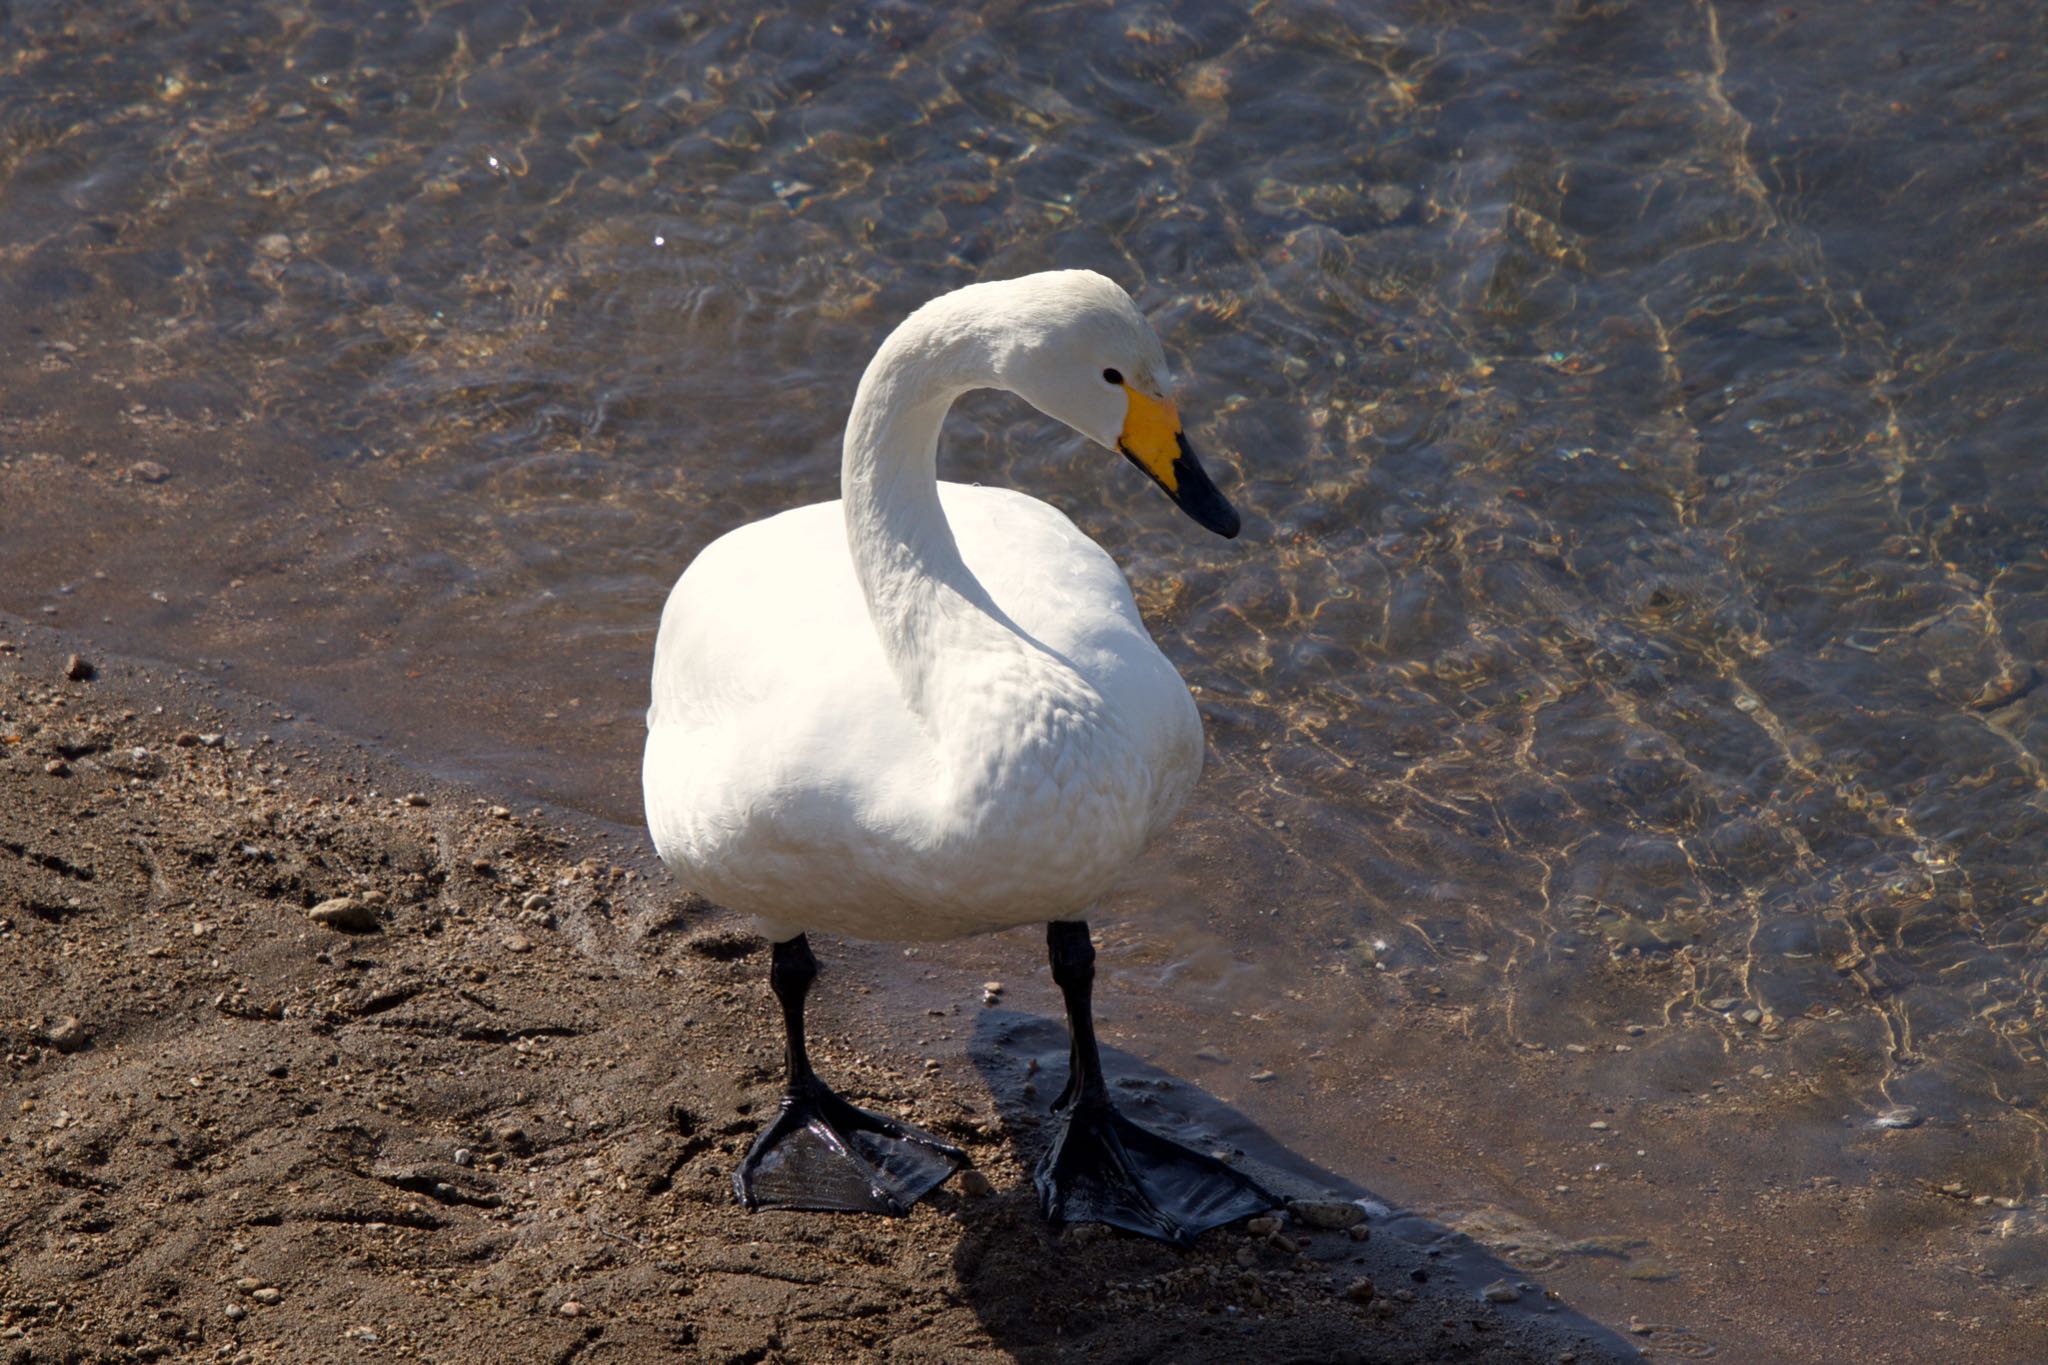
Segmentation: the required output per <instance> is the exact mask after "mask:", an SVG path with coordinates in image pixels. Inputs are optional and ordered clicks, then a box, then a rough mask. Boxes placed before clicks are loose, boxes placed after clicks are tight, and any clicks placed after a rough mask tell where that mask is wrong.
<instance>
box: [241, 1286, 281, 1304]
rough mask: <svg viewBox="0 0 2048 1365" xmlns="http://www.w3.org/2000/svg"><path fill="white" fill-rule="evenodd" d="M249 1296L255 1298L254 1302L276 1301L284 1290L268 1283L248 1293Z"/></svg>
mask: <svg viewBox="0 0 2048 1365" xmlns="http://www.w3.org/2000/svg"><path fill="white" fill-rule="evenodd" d="M249 1297H250V1298H252V1299H254V1300H256V1302H258V1303H265V1304H268V1303H276V1302H277V1301H278V1300H280V1299H282V1298H283V1297H284V1291H283V1290H281V1289H273V1288H271V1287H270V1286H269V1285H264V1286H263V1288H261V1289H259V1290H257V1291H255V1292H254V1293H253V1294H251V1295H249Z"/></svg>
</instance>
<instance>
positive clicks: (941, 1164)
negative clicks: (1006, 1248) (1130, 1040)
mask: <svg viewBox="0 0 2048 1365" xmlns="http://www.w3.org/2000/svg"><path fill="white" fill-rule="evenodd" d="M976 388H1001V389H1008V390H1010V391H1011V392H1013V393H1016V394H1019V395H1021V396H1022V397H1023V398H1024V399H1025V400H1026V401H1027V402H1029V403H1031V404H1032V406H1034V407H1036V408H1037V409H1038V410H1039V411H1041V412H1044V413H1046V414H1047V415H1049V416H1052V417H1055V418H1058V419H1059V420H1060V421H1062V422H1065V423H1066V424H1067V425H1068V426H1070V427H1073V428H1074V429H1075V430H1077V431H1079V432H1081V433H1082V434H1084V435H1086V436H1089V437H1091V438H1092V439H1094V440H1095V441H1097V442H1099V443H1100V444H1102V445H1104V446H1107V447H1111V448H1113V449H1117V450H1120V451H1122V452H1123V454H1124V455H1126V456H1127V457H1128V458H1129V459H1130V460H1131V461H1132V462H1133V463H1135V464H1137V465H1138V466H1139V467H1140V468H1142V469H1143V470H1144V471H1145V472H1146V473H1147V474H1149V475H1150V476H1151V477H1152V478H1153V479H1154V480H1155V481H1156V482H1158V484H1159V485H1160V487H1162V488H1163V489H1164V490H1165V491H1166V492H1167V494H1168V495H1169V496H1171V497H1172V498H1173V500H1174V501H1175V502H1176V503H1177V504H1179V505H1180V506H1181V507H1182V508H1183V509H1184V510H1185V511H1187V512H1188V513H1189V514H1190V515H1191V516H1192V517H1193V518H1194V519H1195V520H1196V521H1198V522H1200V523H1201V524H1202V525H1204V526H1206V527H1208V528H1209V529H1211V530H1213V531H1216V532H1218V533H1220V534H1222V535H1225V536H1234V535H1235V534H1236V533H1237V530H1238V518H1237V514H1236V512H1235V511H1234V510H1232V509H1231V507H1230V505H1229V504H1228V503H1227V502H1226V501H1225V500H1224V499H1223V497H1222V495H1221V494H1219V493H1218V492H1217V491H1216V489H1215V486H1214V485H1213V484H1212V483H1210V481H1209V479H1208V477H1207V476H1206V475H1205V474H1204V473H1203V472H1202V469H1201V466H1200V464H1199V463H1198V462H1197V461H1196V459H1195V456H1194V454H1193V452H1192V451H1190V450H1189V448H1188V445H1187V441H1186V439H1185V438H1184V437H1183V436H1182V435H1181V430H1180V421H1179V417H1178V415H1177V414H1176V412H1175V410H1174V406H1173V403H1172V402H1171V401H1170V400H1169V399H1168V397H1167V368H1166V360H1165V355H1164V353H1163V351H1162V350H1161V348H1160V345H1159V341H1158V338H1157V337H1156V336H1154V335H1153V333H1152V330H1151V328H1150V327H1149V326H1147V324H1146V323H1145V321H1144V319H1143V318H1142V317H1141V316H1140V315H1139V313H1138V311H1137V309H1136V308H1135V307H1134V306H1133V305H1132V303H1131V300H1130V298H1129V296H1127V295H1126V294H1125V293H1124V292H1123V290H1121V289H1120V288H1118V287H1117V286H1116V285H1115V284H1113V283H1112V282H1111V281H1109V280H1107V279H1105V278H1104V277H1102V276H1100V275H1097V274H1094V273H1093V272H1089V271H1078V270H1073V271H1056V272H1050V273H1046V274H1040V275H1032V276H1027V277H1025V278H1023V279H1018V280H1009V281H1003V282H998V283H990V284H979V285H972V286H969V287H968V288H965V289H961V290H958V291H956V292H954V293H951V294H947V295H945V296H943V297H941V298H938V299H935V300H933V301H932V302H930V303H928V304H926V305H925V306H924V307H922V308H920V309H918V310H917V311H916V312H915V313H913V314H912V315H911V316H910V317H909V318H908V319H906V320H905V321H904V322H903V323H902V325H901V326H899V327H898V328H897V329H896V330H895V331H894V332H893V333H891V334H890V336H889V338H888V339H887V340H886V341H885V342H884V343H883V344H882V347H881V349H880V350H879V351H878V352H877V353H876V355H875V358H874V360H873V361H872V362H871V363H870V364H869V366H868V368H867V372H866V373H865V374H864V375H863V376H862V378H861V382H860V388H859V391H858V392H857V393H856V395H855V397H854V403H853V412H852V416H851V418H850V419H849V421H848V423H847V429H846V443H845V456H844V462H843V465H842V471H841V491H842V494H843V496H842V498H841V500H840V501H838V502H829V503H818V504H815V505H812V506H809V507H800V508H797V509H795V510H793V511H789V512H784V513H782V514H780V515H778V516H773V517H769V518H767V519H765V520H762V521H758V522H754V523H752V524H750V525H747V526H742V527H740V528H739V529H738V530H735V531H732V532H730V533H728V534H727V535H725V536H722V537H720V538H719V539H718V540H716V541H714V542H713V543H712V544H711V545H709V546H707V547H706V548H705V549H704V551H703V552H702V553H701V554H699V555H698V556H697V558H696V560H695V561H694V562H692V563H691V565H690V567H689V569H688V570H687V571H686V572H685V573H684V574H683V576H682V578H681V580H680V581H679V582H677V584H676V586H675V589H674V590H673V592H671V593H670V595H669V599H668V605H667V607H666V608H665V609H664V611H663V612H662V619H661V632H660V636H659V638H658V640H657V642H656V645H655V658H654V678H653V704H652V706H651V708H650V709H649V711H648V739H647V750H646V755H645V760H644V765H643V770H642V780H643V786H644V791H645V799H646V807H647V823H648V827H649V829H650V831H651V832H652V834H653V837H654V844H655V847H656V849H657V850H658V851H659V852H660V854H661V857H662V860H663V862H664V863H665V864H667V866H668V867H669V869H670V870H671V871H672V872H673V873H674V874H675V875H676V876H677V877H678V878H679V879H680V880H681V881H682V882H684V883H685V884H686V885H687V886H689V887H690V888H691V889H693V890H696V891H699V892H702V893H703V894H705V895H706V896H709V897H710V898H712V899H713V900H715V901H718V902H719V903H721V904H723V905H726V906H728V907H731V908H733V909H736V910H741V911H745V912H748V913H750V914H752V915H754V916H755V917H756V918H757V919H758V920H759V921H760V924H761V927H762V929H763V931H764V932H765V933H766V934H767V935H768V937H769V938H770V939H771V941H773V942H774V944H775V952H774V964H773V967H772V969H771V982H772V984H773V986H774V988H775V991H776V994H777V996H778V998H779V999H780V1000H781V1002H782V1005H783V1011H784V1020H785V1026H786V1028H787V1031H788V1038H789V1091H788V1094H787V1096H786V1098H785V1100H784V1106H783V1112H782V1114H781V1115H780V1117H779V1118H778V1119H777V1121H776V1122H775V1123H774V1124H773V1125H771V1126H770V1127H769V1128H768V1129H767V1130H765V1131H764V1132H763V1133H762V1134H761V1136H760V1138H759V1139H758V1140H757V1141H756V1143H755V1146H754V1149H753V1150H752V1151H751V1152H750V1153H749V1155H748V1158H747V1160H746V1162H745V1163H743V1164H742V1166H741V1167H740V1170H739V1171H738V1173H737V1174H736V1175H735V1177H734V1183H735V1187H736V1189H737V1190H738V1193H739V1195H740V1198H741V1199H742V1200H743V1201H745V1202H746V1203H747V1204H748V1205H749V1206H750V1207H751V1206H759V1205H763V1204H772V1205H782V1206H787V1207H804V1208H855V1209H865V1210H873V1211H880V1212H891V1213H901V1212H904V1211H905V1210H906V1209H907V1208H908V1206H909V1205H910V1204H911V1203H914V1202H915V1201H916V1200H917V1199H918V1198H919V1197H921V1196H922V1195H923V1194H924V1193H925V1192H926V1191H927V1190H929V1189H930V1188H931V1186H932V1185H934V1184H936V1183H937V1182H938V1181H939V1180H942V1179H944V1178H945V1176H946V1175H947V1174H949V1173H950V1171H951V1169H952V1167H953V1165H954V1164H955V1163H957V1162H959V1161H961V1160H964V1158H963V1157H962V1156H961V1154H960V1153H958V1152H957V1151H955V1150H954V1149H952V1148H950V1147H948V1146H946V1145H945V1144H943V1143H941V1142H939V1141H938V1140H937V1139H936V1138H933V1137H931V1136H930V1135H929V1134H925V1133H922V1132H920V1131H918V1130H916V1129H913V1128H910V1127H908V1126H907V1125H903V1124H900V1123H896V1122H894V1121H892V1120H888V1119H884V1118H882V1117H880V1116H879V1115H873V1114H868V1113H867V1112H866V1111H863V1110H858V1109H855V1108H853V1106H851V1105H849V1104H847V1103H846V1102H845V1101H843V1100H840V1099H839V1098H838V1097H837V1096H836V1095H833V1094H832V1093H831V1091H829V1090H828V1089H826V1087H825V1086H824V1085H823V1083H822V1082H820V1081H818V1079H817V1078H816V1076H815V1074H814V1073H813V1072H812V1071H811V1069H810V1065H809V1062H808V1059H807V1058H806V1056H805V1053H804V1046H803V1024H802V1007H803V998H804V994H805V992H806V991H807V990H808V988H809V985H810V982H811V979H812V978H813V977H814V976H815V975H816V965H815V962H814V960H813V959H812V957H811V954H810V950H809V947H808V943H807V941H806V939H805V938H804V933H805V931H807V930H812V929H816V930H820V931H829V932H832V933H838V934H846V935H851V936H854V937H860V938H875V939H888V940H898V939H938V938H950V937H955V936H958V935H961V934H968V933H974V932H978V931H982V930H989V929H997V928H1003V927H1006V926H1010V925H1017V924H1026V923H1034V922H1038V921H1045V922H1048V923H1049V924H1051V926H1052V927H1051V929H1050V930H1049V941H1050V944H1051V950H1052V957H1053V966H1054V975H1055V978H1056V979H1058V980H1059V982H1060V985H1061V987H1062V989H1063V990H1064V991H1065V992H1066V995H1067V1000H1068V1006H1069V1014H1070V1019H1071V1023H1072V1025H1073V1030H1074V1038H1075V1071H1074V1077H1073V1079H1071V1080H1070V1081H1069V1085H1068V1093H1067V1095H1065V1096H1063V1097H1062V1101H1061V1104H1060V1105H1059V1106H1057V1107H1058V1108H1059V1109H1060V1111H1061V1113H1062V1114H1063V1115H1064V1126H1063V1129H1062V1132H1061V1136H1060V1138H1059V1139H1058V1140H1057V1141H1056V1143H1055V1147H1054V1150H1053V1152H1052V1153H1050V1154H1048V1156H1047V1158H1046V1160H1045V1161H1044V1162H1043V1163H1041V1166H1040V1169H1039V1172H1038V1176H1037V1181H1038V1186H1039V1189H1040V1192H1041V1195H1042V1197H1043V1199H1044V1202H1045V1207H1046V1212H1047V1214H1048V1216H1050V1217H1053V1218H1055V1219H1071V1218H1093V1219H1098V1220H1100V1221H1106V1222H1113V1223H1117V1224H1118V1225H1120V1226H1126V1227H1132V1228H1134V1229H1136V1230H1139V1231H1143V1232H1147V1233H1150V1234H1152V1235H1155V1236H1161V1237H1166V1238H1169V1239H1172V1240H1185V1239H1187V1238H1188V1237H1189V1236H1191V1235H1192V1233H1193V1232H1196V1231H1200V1230H1201V1228H1202V1227H1207V1226H1214V1225H1215V1224H1216V1223H1219V1222H1223V1221H1228V1219H1229V1218H1231V1217H1236V1216H1241V1215H1242V1214H1243V1213H1246V1212H1252V1211H1256V1209H1257V1208H1259V1207H1263V1206H1265V1205H1266V1204H1267V1202H1268V1201H1269V1196H1267V1195H1266V1194H1265V1192H1264V1191H1262V1190H1259V1189H1258V1187H1257V1186H1255V1185H1252V1184H1251V1183H1250V1182H1249V1181H1246V1180H1244V1179H1243V1178H1242V1177H1240V1176H1238V1175H1236V1173H1234V1172H1231V1171H1230V1170H1228V1168H1226V1167H1222V1166H1220V1165H1219V1164H1218V1163H1216V1162H1215V1161H1213V1160H1211V1159H1210V1158H1208V1157H1206V1156H1203V1155H1201V1154H1198V1153H1194V1152H1190V1151H1187V1150H1186V1149H1183V1148H1179V1147H1176V1146H1174V1145H1172V1144H1169V1143H1167V1142H1165V1140H1164V1139H1161V1138H1158V1137H1157V1136H1156V1135H1153V1134H1151V1133H1149V1132H1147V1131H1146V1130H1143V1129H1140V1128H1137V1127H1136V1126H1135V1125H1132V1124H1129V1123H1128V1121H1126V1120H1124V1119H1122V1118H1121V1116H1119V1115H1117V1114H1116V1113H1115V1111H1114V1110H1113V1109H1111V1108H1110V1106H1109V1103H1108V1096H1107V1090H1106V1088H1105V1087H1104V1085H1103V1083H1102V1079H1101V1068H1100V1063H1099V1060H1098V1059H1097V1057H1096V1047H1095V1042H1094V1034H1093V1026H1092V1023H1091V1020H1090V1016H1089V1012H1088V986H1089V981H1090V979H1091V978H1092V974H1093V969H1092V965H1091V964H1092V961H1093V957H1094V950H1093V948H1092V946H1090V944H1089V940H1088V933H1087V926H1086V925H1085V923H1081V922H1079V921H1080V919H1081V917H1082V916H1083V915H1085V914H1086V912H1087V911H1088V909H1089V907H1090V906H1091V905H1093V904H1094V903H1095V901H1096V900H1097V899H1098V898H1099V897H1101V896H1102V895H1103V893H1104V892H1106V891H1107V890H1108V889H1109V887H1110V886H1111V884H1112V883H1113V881H1114V880H1115V879H1116V877H1117V876H1118V874H1119V873H1120V872H1121V871H1122V870H1123V869H1124V868H1125V867H1126V866H1127V865H1128V864H1129V863H1130V862H1131V861H1132V860H1133V859H1135V858H1136V857H1137V856H1138V854H1139V853H1140V852H1141V851H1142V850H1143V849H1144V847H1145V845H1146V844H1147V843H1148V842H1149V841H1150V840H1151V839H1153V838H1154V837H1155V836H1157V835H1158V834H1159V833H1160V832H1161V831H1163V830H1164V829H1165V828H1166V827H1167V825H1168V824H1169V823H1170V822H1171V821H1172V819H1173V817H1174V814H1175V812H1176V811H1177V810H1178V809H1179V808H1180V805H1181V803H1182V801H1183V800H1184V799H1185V798H1186V796H1187V794H1188V791H1189V789H1190V788H1191V787H1192V786H1193V785H1194V781H1195V778H1196V775H1197V774H1198V773H1199V771H1200V769H1201V762H1202V730H1201V722H1200V718H1199V716H1198V714H1197V712H1196V710H1195V706H1194V703H1193V701H1192V699H1191V698H1190V697H1189V695H1188V691H1187V687H1186V685H1185V684H1184V683H1183V682H1182V681H1181V679H1180V676H1179V674H1177V673H1176V672H1175V671H1174V668H1173V666H1172V664H1170V663H1169V662H1168V661H1167V660H1166V658H1165V656H1164V655H1162V654H1161V653H1160V652H1159V649H1158V647H1157V646H1155V645H1154V644H1153V642H1152V639H1151V637H1150V636H1149V635H1148V634H1147V633H1146V631H1145V627H1144V623H1143V621H1142V620H1141V619H1140V617H1139V615H1138V611H1137V607H1136V605H1135V604H1134V603H1133V601H1132V600H1131V593H1130V588H1129V586H1128V585H1127V584H1126V582H1125V581H1124V577H1123V574H1122V573H1121V572H1120V571H1119V570H1118V569H1117V567H1116V565H1115V563H1114V561H1112V560H1111V559H1110V558H1109V556H1108V555H1107V554H1105V553H1104V552H1103V551H1102V549H1101V548H1100V547H1099V546H1097V545H1096V544H1095V543H1094V542H1092V541H1090V540H1089V539H1088V538H1087V537H1086V536H1084V535H1082V534H1081V532H1080V531H1079V530H1077V529H1076V528H1075V526H1074V524H1073V523H1072V522H1071V521H1069V520H1068V519H1067V518H1066V517H1065V516H1064V515H1063V514H1061V513H1060V512H1058V511H1057V510H1055V509H1054V508H1052V507H1050V506H1048V505H1046V504H1045V503H1043V502H1040V501H1038V500H1037V499H1035V498H1030V497H1026V496H1024V495H1022V494H1019V493H1013V492H1008V491H1004V490H999V489H989V488H980V487H965V486H961V485H958V484H941V483H940V482H939V481H938V478H937V473H936V460H937V454H938V438H939V429H940V426H941V424H942V423H943V422H944V420H945V416H946V411H947V409H948V408H949V407H951V405H952V403H953V401H954V399H956V398H958V397H959V396H960V395H961V394H962V393H965V392H967V391H968V390H970V389H976Z"/></svg>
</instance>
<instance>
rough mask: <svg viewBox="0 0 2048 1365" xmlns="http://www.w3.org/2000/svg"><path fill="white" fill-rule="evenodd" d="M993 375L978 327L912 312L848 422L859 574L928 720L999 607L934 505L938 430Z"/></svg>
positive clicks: (847, 483)
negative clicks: (972, 639) (954, 665)
mask: <svg viewBox="0 0 2048 1365" xmlns="http://www.w3.org/2000/svg"><path fill="white" fill-rule="evenodd" d="M998 382H999V381H998V380H997V379H996V378H995V376H994V375H993V373H992V366H990V365H989V364H988V363H987V357H986V354H985V352H983V350H982V348H981V347H980V346H979V344H978V338H977V337H976V336H975V334H974V332H973V331H972V330H971V329H963V328H960V327H957V326H949V325H946V320H945V319H944V318H939V319H933V318H928V317H927V316H926V314H925V312H920V313H916V314H913V315H912V316H911V317H910V318H909V319H908V320H907V321H905V323H904V324H903V325H902V326H901V327H899V328H897V330H896V331H895V332H894V333H892V334H891V335H890V337H889V339H888V340H887V341H885V342H884V343H883V344H882V348H881V350H880V351H878V352H877V353H876V355H875V358H874V360H873V361H872V362H871V363H870V364H869V365H868V369H867V372H866V373H865V374H864V375H862V376H861V382H860V388H859V391H858V392H857V393H856V395H855V397H854V403H853V412H852V415H851V416H850V418H849V419H848V422H847V428H846V446H845V454H844V460H843V463H842V465H841V469H840V489H841V497H842V498H843V500H844V505H845V510H846V535H847V544H848V547H849V548H850V549H851V551H852V554H853V567H854V574H855V576H856V578H858V579H859V581H860V587H861V594H862V596H863V597H864V598H865V599H866V600H867V606H868V614H869V616H870V617H871V618H872V620H873V622H874V626H875V632H876V635H877V637H878V638H879V639H880V641H881V644H882V650H883V653H884V654H885V655H886V656H887V657H888V660H889V665H890V668H891V669H892V671H893V672H894V673H895V675H896V678H897V681H898V683H899V684H900V685H901V687H902V689H903V693H904V696H905V698H906V700H907V701H908V702H909V704H910V707H911V709H912V710H913V711H915V712H917V713H918V714H919V715H920V716H922V717H923V718H925V719H926V720H927V721H930V720H932V719H933V710H934V704H935V702H934V698H935V692H936V691H937V685H938V679H937V676H936V675H937V672H938V670H939V668H940V665H941V663H942V661H943V660H944V659H945V658H946V657H948V653H949V651H951V650H954V649H957V648H959V647H961V646H962V645H963V644H965V643H966V642H967V640H966V637H968V636H971V635H974V634H978V633H984V632H986V631H987V630H989V629H990V628H991V627H993V626H994V625H995V622H994V620H993V619H992V618H993V616H994V615H995V614H996V613H995V608H994V605H993V603H992V602H990V600H989V598H988V595H987V593H986V591H985V590H984V589H983V588H982V586H981V583H980V581H979V580H977V579H976V578H975V577H974V575H973V574H972V573H971V572H970V571H969V570H968V568H967V565H966V563H965V561H963V560H962V559H961V557H960V548H959V545H958V543H957V542H956V541H955V540H954V538H953V529H952V527H951V526H950V525H949V524H948V523H947V521H946V514H945V511H944V509H943V508H942V507H941V506H940V504H939V480H938V452H939V430H940V428H941V427H942V426H944V425H945V420H946V413H947V411H948V410H949V409H950V408H951V407H952V406H953V400H954V399H955V398H957V397H958V396H959V395H960V394H962V393H965V392H966V391H968V390H969V389H973V388H984V387H989V386H991V385H995V384H997V383H998Z"/></svg>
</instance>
